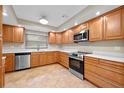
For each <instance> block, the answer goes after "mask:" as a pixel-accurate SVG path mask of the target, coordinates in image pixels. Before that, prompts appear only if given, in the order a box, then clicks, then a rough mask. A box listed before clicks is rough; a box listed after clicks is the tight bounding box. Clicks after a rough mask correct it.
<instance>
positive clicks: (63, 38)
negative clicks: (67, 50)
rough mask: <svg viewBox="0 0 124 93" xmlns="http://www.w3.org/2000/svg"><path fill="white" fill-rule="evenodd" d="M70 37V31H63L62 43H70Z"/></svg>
mask: <svg viewBox="0 0 124 93" xmlns="http://www.w3.org/2000/svg"><path fill="white" fill-rule="evenodd" d="M68 41H69V37H68V31H64V32H62V44H68Z"/></svg>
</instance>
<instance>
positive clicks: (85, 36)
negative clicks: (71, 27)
mask: <svg viewBox="0 0 124 93" xmlns="http://www.w3.org/2000/svg"><path fill="white" fill-rule="evenodd" d="M88 40H89V30H82V31H81V32H80V33H78V34H75V35H74V42H75V43H77V42H83V41H88Z"/></svg>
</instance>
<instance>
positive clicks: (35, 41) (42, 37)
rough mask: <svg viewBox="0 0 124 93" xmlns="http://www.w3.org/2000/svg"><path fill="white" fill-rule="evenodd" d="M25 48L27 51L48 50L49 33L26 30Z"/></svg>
mask: <svg viewBox="0 0 124 93" xmlns="http://www.w3.org/2000/svg"><path fill="white" fill-rule="evenodd" d="M25 46H26V48H27V49H43V48H48V33H46V32H40V31H33V30H26V34H25Z"/></svg>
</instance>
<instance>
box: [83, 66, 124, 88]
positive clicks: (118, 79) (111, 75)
mask: <svg viewBox="0 0 124 93" xmlns="http://www.w3.org/2000/svg"><path fill="white" fill-rule="evenodd" d="M85 69H86V70H88V71H91V72H93V73H95V74H97V75H99V76H101V77H103V78H106V79H108V80H110V81H111V82H115V83H117V84H121V85H122V86H124V75H122V74H118V73H116V72H113V71H110V70H106V69H104V68H101V67H97V66H93V65H89V64H85Z"/></svg>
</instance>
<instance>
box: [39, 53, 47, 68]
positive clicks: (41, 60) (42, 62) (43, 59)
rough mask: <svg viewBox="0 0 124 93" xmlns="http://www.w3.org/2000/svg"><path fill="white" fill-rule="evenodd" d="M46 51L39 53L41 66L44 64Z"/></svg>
mask: <svg viewBox="0 0 124 93" xmlns="http://www.w3.org/2000/svg"><path fill="white" fill-rule="evenodd" d="M46 62H47V61H46V53H45V52H43V53H40V65H41V66H43V65H46V64H47V63H46Z"/></svg>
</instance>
